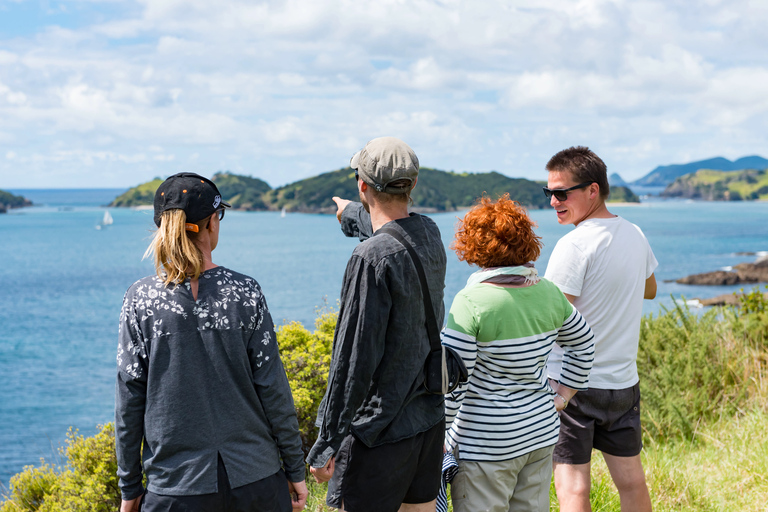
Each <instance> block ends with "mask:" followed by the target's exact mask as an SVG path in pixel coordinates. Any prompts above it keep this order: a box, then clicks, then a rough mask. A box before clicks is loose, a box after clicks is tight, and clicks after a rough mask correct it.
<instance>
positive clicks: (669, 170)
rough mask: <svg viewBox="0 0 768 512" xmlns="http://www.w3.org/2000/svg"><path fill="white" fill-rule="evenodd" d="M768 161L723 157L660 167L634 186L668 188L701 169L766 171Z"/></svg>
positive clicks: (759, 157) (749, 157)
mask: <svg viewBox="0 0 768 512" xmlns="http://www.w3.org/2000/svg"><path fill="white" fill-rule="evenodd" d="M766 166H768V160H766V159H765V158H763V157H761V156H757V155H753V156H745V157H742V158H739V159H738V160H734V161H733V162H732V161H730V160H728V159H727V158H723V157H721V156H718V157H715V158H709V159H707V160H699V161H698V162H691V163H688V164H673V165H660V166H658V167H656V168H655V169H654V170H652V171H651V172H649V173H648V174H647V175H645V176H643V177H642V178H640V179H639V180H636V181H634V182H633V183H632V184H633V185H643V186H667V185H670V184H671V183H672V182H673V181H674V180H675V179H676V178H679V177H680V176H683V175H685V174H692V173H695V172H696V171H698V170H701V169H714V170H716V171H741V170H745V169H765V168H766Z"/></svg>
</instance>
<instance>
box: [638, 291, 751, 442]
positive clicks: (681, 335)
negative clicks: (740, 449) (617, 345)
mask: <svg viewBox="0 0 768 512" xmlns="http://www.w3.org/2000/svg"><path fill="white" fill-rule="evenodd" d="M753 317H754V314H752V313H750V314H739V313H738V312H737V311H735V310H733V309H731V308H713V309H711V310H710V311H708V312H706V313H704V314H703V315H701V316H699V315H697V314H695V313H692V312H691V311H690V310H689V309H688V308H687V306H685V307H683V306H680V305H679V304H676V305H675V307H674V309H671V310H666V309H664V310H663V313H662V314H661V315H659V316H658V317H656V318H654V316H653V315H650V316H648V317H646V318H644V319H643V322H642V325H641V329H640V347H639V352H638V360H637V365H638V372H639V373H640V387H641V394H642V397H643V405H642V409H641V414H642V421H643V428H644V430H645V433H646V435H648V436H649V437H650V439H652V440H655V441H662V440H670V439H674V438H683V439H690V440H693V439H694V437H695V433H696V430H697V428H698V426H699V424H700V423H702V422H708V421H710V420H714V419H717V418H719V417H722V416H724V415H725V416H729V415H733V414H735V413H737V412H738V411H740V410H742V409H743V408H744V407H745V406H746V404H747V401H748V399H749V398H750V397H751V396H754V395H755V394H756V392H757V391H758V390H757V389H756V384H757V383H759V382H762V381H763V380H764V376H765V375H766V365H765V351H764V350H761V349H760V347H759V346H757V345H756V344H755V342H754V340H753V337H754V336H753V335H752V334H753V333H754V326H752V327H750V328H747V327H745V326H746V325H747V324H749V325H752V321H751V320H750V318H753ZM750 329H752V330H751V331H750Z"/></svg>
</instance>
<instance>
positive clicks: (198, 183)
mask: <svg viewBox="0 0 768 512" xmlns="http://www.w3.org/2000/svg"><path fill="white" fill-rule="evenodd" d="M229 206H230V205H229V204H227V203H226V202H224V201H222V199H221V194H219V191H218V189H217V188H216V185H215V184H214V183H213V182H212V181H210V180H208V179H207V178H204V177H202V176H199V175H197V174H192V173H180V174H176V175H174V176H171V177H170V178H168V179H167V180H166V181H165V182H163V184H162V185H160V187H159V188H158V190H157V193H156V194H155V202H154V207H155V215H154V220H155V224H156V225H157V227H158V230H157V232H156V233H155V236H154V238H153V239H152V242H151V244H150V246H149V248H148V249H147V255H154V261H155V267H156V269H157V275H153V276H150V277H145V278H144V279H141V280H139V281H137V282H136V283H134V284H133V286H131V287H130V288H129V289H128V292H127V293H126V294H125V299H124V301H123V308H122V312H121V314H120V332H119V343H118V349H117V366H118V371H117V386H116V399H115V405H116V411H115V437H116V448H117V461H118V476H119V477H120V489H121V492H122V498H123V502H122V506H121V512H129V511H138V510H140V509H141V510H144V511H156V510H164V511H165V510H167V511H176V510H179V511H180V510H216V511H280V512H288V511H290V510H291V509H292V508H293V509H294V510H301V509H302V508H304V504H305V502H306V498H307V488H306V485H305V483H304V458H303V453H302V451H301V440H300V438H299V430H298V421H297V419H296V412H295V409H294V406H293V400H292V397H291V390H290V387H289V385H288V379H287V378H286V375H285V370H284V369H283V365H282V362H281V361H280V355H279V353H278V349H277V343H276V340H275V333H274V327H273V324H272V319H271V317H270V314H269V310H268V309H267V303H266V301H265V299H264V295H263V294H262V292H261V288H260V287H259V285H258V283H257V282H256V281H255V280H253V279H252V278H250V277H248V276H245V275H243V274H239V273H237V272H234V271H232V270H229V269H227V268H224V267H221V266H218V265H216V264H215V263H213V260H212V257H211V253H212V251H213V250H214V249H216V245H217V244H218V241H219V227H220V223H221V221H222V219H223V218H224V212H225V211H226V210H225V209H226V208H228V207H229ZM142 447H143V449H142ZM143 477H146V482H147V488H146V490H145V489H144V486H143V483H142V478H143Z"/></svg>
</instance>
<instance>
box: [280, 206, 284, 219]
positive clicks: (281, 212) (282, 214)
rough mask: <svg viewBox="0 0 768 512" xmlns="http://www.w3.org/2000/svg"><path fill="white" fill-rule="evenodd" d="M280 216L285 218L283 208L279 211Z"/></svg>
mask: <svg viewBox="0 0 768 512" xmlns="http://www.w3.org/2000/svg"><path fill="white" fill-rule="evenodd" d="M280 216H281V217H285V206H283V209H282V210H281V211H280Z"/></svg>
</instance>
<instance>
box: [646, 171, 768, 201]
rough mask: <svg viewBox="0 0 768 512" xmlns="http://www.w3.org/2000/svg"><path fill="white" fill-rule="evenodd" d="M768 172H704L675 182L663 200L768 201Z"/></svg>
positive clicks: (687, 175)
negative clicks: (668, 198)
mask: <svg viewBox="0 0 768 512" xmlns="http://www.w3.org/2000/svg"><path fill="white" fill-rule="evenodd" d="M767 171H768V170H766V169H763V170H754V169H750V170H745V171H716V170H711V169H701V170H698V171H696V172H694V173H692V174H685V175H683V176H680V177H679V178H677V179H675V181H673V182H672V183H671V184H670V185H669V186H667V188H666V189H664V191H663V192H662V193H661V195H662V197H680V198H686V199H702V200H706V201H744V200H766V199H768V172H767Z"/></svg>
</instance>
